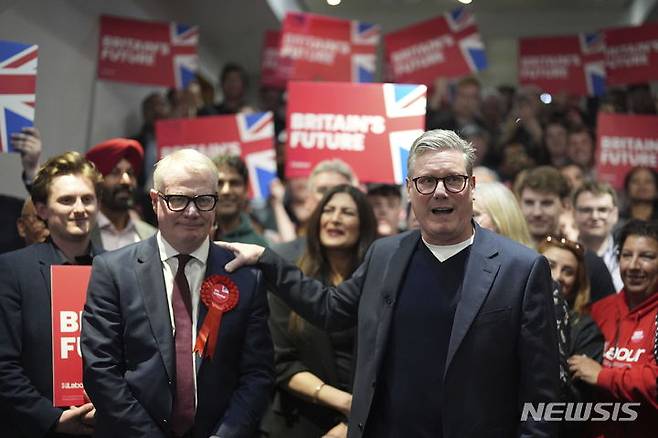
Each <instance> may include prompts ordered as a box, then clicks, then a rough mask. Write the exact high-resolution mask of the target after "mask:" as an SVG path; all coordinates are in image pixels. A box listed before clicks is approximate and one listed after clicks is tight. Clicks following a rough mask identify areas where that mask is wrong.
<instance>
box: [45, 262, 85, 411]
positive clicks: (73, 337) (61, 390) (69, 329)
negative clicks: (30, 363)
mask: <svg viewBox="0 0 658 438" xmlns="http://www.w3.org/2000/svg"><path fill="white" fill-rule="evenodd" d="M90 276H91V266H51V267H50V279H51V280H50V281H51V285H50V291H51V301H52V305H51V312H52V334H53V406H62V407H64V406H66V407H69V406H79V405H82V404H84V403H85V399H84V395H83V392H84V389H83V387H82V354H81V353H80V325H81V322H82V321H81V315H82V309H83V308H84V305H85V301H86V298H87V285H88V284H89V277H90Z"/></svg>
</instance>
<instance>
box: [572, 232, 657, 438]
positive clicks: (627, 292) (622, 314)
mask: <svg viewBox="0 0 658 438" xmlns="http://www.w3.org/2000/svg"><path fill="white" fill-rule="evenodd" d="M619 247H620V248H621V250H620V253H619V268H620V272H621V278H622V281H623V283H624V288H623V290H622V291H621V292H620V293H618V294H615V295H611V296H608V297H606V298H604V299H602V300H600V301H598V302H596V303H594V305H593V307H592V313H591V315H592V318H593V319H594V321H595V322H596V323H597V324H598V326H599V328H600V329H601V332H602V333H603V336H604V337H605V347H604V353H603V364H602V365H600V364H598V363H597V362H595V361H593V360H591V359H588V358H587V357H585V356H572V357H571V358H570V359H569V364H570V369H571V371H572V373H573V375H574V378H578V379H580V380H582V381H584V382H587V383H589V384H591V385H594V386H595V387H596V388H598V390H599V391H600V394H601V396H600V397H599V401H601V402H622V403H623V402H639V405H636V406H633V407H632V409H633V410H635V411H636V412H637V413H638V417H637V419H636V420H635V421H628V422H622V421H607V422H591V423H590V426H591V427H590V430H591V431H592V436H595V437H606V438H610V437H633V438H641V437H655V436H656V433H657V431H658V399H657V395H656V379H657V378H658V365H657V364H656V360H657V358H656V356H658V351H656V348H657V346H656V342H657V341H658V339H656V338H657V337H658V332H657V327H656V319H657V318H658V317H657V315H656V314H657V313H658V222H655V221H653V222H643V221H639V220H632V221H630V222H628V223H627V224H626V225H625V226H624V227H623V228H622V230H621V233H620V239H619ZM613 409H614V408H612V407H610V408H609V411H610V412H611V413H612V410H613ZM625 418H628V416H625Z"/></svg>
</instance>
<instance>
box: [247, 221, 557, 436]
mask: <svg viewBox="0 0 658 438" xmlns="http://www.w3.org/2000/svg"><path fill="white" fill-rule="evenodd" d="M475 228H476V231H475V238H474V242H473V246H472V248H471V253H470V257H469V259H468V262H467V265H466V270H465V275H464V283H463V286H462V292H461V298H460V301H459V303H458V305H457V309H456V312H455V318H454V321H453V325H452V332H451V336H450V342H449V348H448V355H447V359H446V366H445V372H444V375H443V380H444V397H445V400H444V403H443V411H442V412H441V414H442V418H443V436H444V437H445V438H467V437H473V438H476V437H477V438H481V437H501V438H502V437H505V438H509V437H512V436H517V437H527V438H530V437H533V438H538V437H550V436H554V434H555V426H554V423H547V422H536V421H532V420H531V419H529V420H528V421H526V422H521V421H520V417H521V410H522V405H523V402H551V401H558V389H559V359H558V347H557V334H556V331H557V328H556V322H555V321H556V320H555V312H554V306H553V298H552V289H551V273H550V269H549V266H548V262H547V261H546V259H545V258H544V257H543V256H541V255H539V254H538V253H536V252H535V251H533V250H531V249H529V248H526V247H524V246H522V245H520V244H518V243H516V242H513V241H511V240H509V239H506V238H504V237H501V236H499V235H497V234H494V233H492V232H490V231H487V230H485V229H482V228H480V227H479V226H477V225H476V226H475ZM419 239H420V233H419V232H418V231H417V230H415V231H409V232H406V233H403V234H400V235H397V236H393V237H389V238H384V239H379V240H377V241H375V242H374V243H373V245H372V247H371V248H370V250H369V251H368V254H367V255H366V258H365V260H364V262H363V264H362V265H361V266H360V267H359V268H358V269H357V271H356V272H355V273H354V274H353V276H352V277H351V278H350V279H349V280H347V281H345V282H344V283H342V284H341V285H339V286H338V287H335V288H332V287H326V286H324V285H323V284H322V283H321V282H319V281H316V280H313V279H312V278H309V277H304V275H303V274H302V273H301V271H299V269H297V268H296V267H295V266H293V265H291V264H288V263H286V262H285V261H284V260H282V259H281V258H280V257H279V256H277V255H276V254H275V253H274V252H273V251H271V250H266V251H265V253H264V254H263V256H262V257H261V259H260V261H259V265H258V266H259V267H260V268H261V270H262V271H263V273H264V275H265V278H266V280H267V282H268V284H271V285H272V288H271V290H272V291H273V292H274V293H276V294H278V296H279V297H281V298H283V299H284V301H286V302H287V303H288V304H289V305H290V307H292V308H293V309H294V310H295V311H297V312H298V313H299V314H300V315H301V316H302V317H303V318H305V319H307V320H309V321H311V322H313V323H315V324H317V325H319V326H320V327H324V328H325V329H326V330H337V329H343V328H346V327H350V326H353V325H355V324H356V325H357V339H358V346H357V363H356V371H355V380H354V387H353V400H352V410H351V412H350V418H349V429H348V436H349V437H350V438H358V437H361V436H363V434H364V433H365V434H366V435H367V428H368V424H367V420H368V415H369V412H370V409H371V407H372V401H373V396H374V394H375V391H377V387H378V377H379V373H380V371H381V365H382V360H383V358H384V357H385V354H384V353H385V350H386V348H387V345H388V336H389V329H390V327H391V323H392V321H391V320H392V315H393V309H394V306H395V302H396V299H397V294H398V292H399V290H400V288H401V287H402V284H403V281H404V274H405V271H406V269H407V266H408V264H409V261H410V260H411V257H412V254H413V252H414V250H415V249H416V247H417V245H418V243H419ZM398 378H400V379H404V376H399V377H398Z"/></svg>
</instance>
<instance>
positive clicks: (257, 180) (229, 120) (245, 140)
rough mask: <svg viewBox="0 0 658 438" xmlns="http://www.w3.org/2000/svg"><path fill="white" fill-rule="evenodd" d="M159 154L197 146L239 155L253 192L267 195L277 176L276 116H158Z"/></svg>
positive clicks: (208, 152)
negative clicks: (175, 117)
mask: <svg viewBox="0 0 658 438" xmlns="http://www.w3.org/2000/svg"><path fill="white" fill-rule="evenodd" d="M155 136H156V139H157V143H158V156H159V157H164V156H165V155H169V154H171V153H172V152H174V151H176V150H178V149H196V150H198V151H200V152H203V153H204V154H206V155H207V156H209V157H210V158H215V157H216V156H218V155H225V154H228V155H239V156H241V157H242V159H243V160H244V161H245V163H246V165H247V169H248V170H249V182H250V189H251V195H252V196H254V197H256V198H262V199H267V197H268V196H269V186H270V183H271V182H272V179H274V178H275V177H276V152H275V150H274V120H273V118H272V113H271V112H264V113H251V114H235V115H227V116H211V117H199V118H197V119H175V120H158V121H157V122H156V124H155Z"/></svg>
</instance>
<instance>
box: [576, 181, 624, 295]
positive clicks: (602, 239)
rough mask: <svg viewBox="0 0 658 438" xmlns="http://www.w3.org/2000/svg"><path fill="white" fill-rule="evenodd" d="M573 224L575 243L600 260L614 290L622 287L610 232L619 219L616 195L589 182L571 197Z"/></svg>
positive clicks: (603, 186)
mask: <svg viewBox="0 0 658 438" xmlns="http://www.w3.org/2000/svg"><path fill="white" fill-rule="evenodd" d="M573 206H574V213H573V214H574V221H575V223H576V227H577V228H578V240H579V241H580V242H581V243H582V244H583V246H584V247H585V248H587V249H589V250H590V251H594V252H595V253H596V255H598V256H599V257H601V258H602V259H603V262H604V263H605V265H606V266H607V268H608V271H610V275H611V276H612V282H613V283H614V285H615V291H617V292H619V291H620V290H621V289H622V287H623V286H624V284H623V282H622V281H621V276H620V274H619V259H618V257H617V245H615V239H614V237H613V235H612V229H613V228H614V226H615V225H616V224H617V221H618V220H619V209H618V207H617V193H615V190H614V189H613V188H612V187H610V186H609V185H608V184H606V183H599V182H595V181H588V182H586V183H584V184H583V185H582V186H581V187H579V188H578V189H577V190H576V191H575V192H574V194H573Z"/></svg>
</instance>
